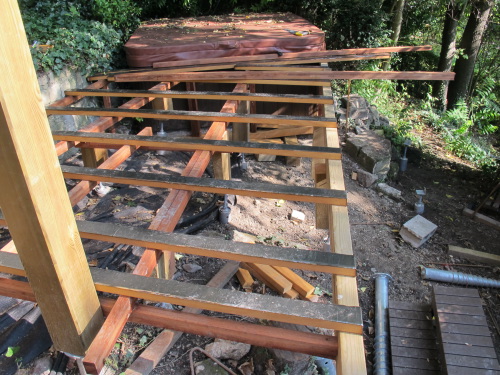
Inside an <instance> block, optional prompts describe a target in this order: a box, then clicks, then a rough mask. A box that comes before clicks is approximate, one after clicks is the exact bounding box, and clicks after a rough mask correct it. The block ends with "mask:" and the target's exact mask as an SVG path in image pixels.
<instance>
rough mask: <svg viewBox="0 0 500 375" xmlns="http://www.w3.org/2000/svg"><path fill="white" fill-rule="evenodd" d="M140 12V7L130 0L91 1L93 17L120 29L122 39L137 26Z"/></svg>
mask: <svg viewBox="0 0 500 375" xmlns="http://www.w3.org/2000/svg"><path fill="white" fill-rule="evenodd" d="M140 14H141V8H140V7H139V6H137V5H136V4H134V3H133V2H132V1H131V0H93V2H92V15H93V18H94V19H96V20H98V21H101V22H102V23H104V24H106V25H108V26H111V27H113V28H114V29H116V30H120V31H121V32H122V33H123V40H124V41H126V40H127V39H128V38H129V36H130V35H131V34H132V33H133V32H134V31H135V29H136V28H137V26H139V23H140V20H139V15H140Z"/></svg>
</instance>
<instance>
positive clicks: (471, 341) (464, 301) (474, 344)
mask: <svg viewBox="0 0 500 375" xmlns="http://www.w3.org/2000/svg"><path fill="white" fill-rule="evenodd" d="M443 301H444V302H443ZM446 303H452V304H449V305H447V304H446ZM433 305H434V309H435V311H436V312H437V313H436V320H437V323H438V324H437V327H438V336H439V338H440V348H441V353H442V354H441V361H442V363H443V366H442V367H443V371H444V372H445V373H446V374H448V375H461V374H464V375H465V374H467V375H471V374H478V375H479V374H481V375H483V374H495V373H496V374H498V373H499V371H500V365H499V364H498V359H497V357H496V353H495V350H494V347H493V340H492V339H491V334H490V332H489V328H488V326H487V324H486V319H485V315H484V310H483V307H482V299H481V298H479V294H478V291H477V290H470V289H465V288H456V287H451V288H450V287H438V288H435V290H434V293H433ZM451 321H452V322H451ZM464 321H467V323H472V324H467V323H464Z"/></svg>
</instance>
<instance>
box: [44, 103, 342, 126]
mask: <svg viewBox="0 0 500 375" xmlns="http://www.w3.org/2000/svg"><path fill="white" fill-rule="evenodd" d="M46 112H47V115H90V116H108V117H113V116H115V117H118V118H124V117H141V118H152V119H158V120H200V121H220V122H232V123H235V122H236V123H248V122H249V121H252V122H253V123H257V124H258V123H262V124H272V125H275V124H277V125H280V124H282V125H288V126H290V125H297V126H313V127H327V128H330V127H336V126H337V120H336V118H335V117H328V118H327V117H324V118H323V117H308V116H285V115H263V114H240V113H227V112H195V111H176V110H172V111H163V110H154V109H125V108H113V109H108V108H93V107H79V108H73V107H66V108H53V107H47V108H46Z"/></svg>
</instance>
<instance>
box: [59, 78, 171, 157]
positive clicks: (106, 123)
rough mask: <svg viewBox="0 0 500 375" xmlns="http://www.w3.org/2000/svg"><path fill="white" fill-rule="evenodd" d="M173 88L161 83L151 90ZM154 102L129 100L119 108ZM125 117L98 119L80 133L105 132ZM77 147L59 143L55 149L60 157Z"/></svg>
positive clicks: (70, 143) (137, 106) (135, 106)
mask: <svg viewBox="0 0 500 375" xmlns="http://www.w3.org/2000/svg"><path fill="white" fill-rule="evenodd" d="M172 86H173V84H172V83H160V84H158V85H155V86H153V87H152V88H151V90H166V89H169V88H171V87H172ZM152 100H154V98H134V99H132V100H129V101H128V102H126V103H124V104H122V105H121V106H120V107H118V108H123V109H137V108H141V107H143V106H144V105H146V104H147V103H149V102H150V101H152ZM122 119H123V117H112V116H108V117H101V118H99V119H97V120H96V121H93V122H91V123H90V124H89V125H87V126H86V127H84V128H82V129H80V130H79V131H80V132H104V131H105V130H106V129H108V128H110V127H111V126H113V125H114V124H116V123H117V122H118V121H120V120H122ZM75 146H77V144H75V143H73V142H66V141H63V142H58V143H57V144H56V145H55V147H56V153H57V156H60V155H62V154H64V153H65V152H66V151H68V150H69V149H71V148H72V147H75Z"/></svg>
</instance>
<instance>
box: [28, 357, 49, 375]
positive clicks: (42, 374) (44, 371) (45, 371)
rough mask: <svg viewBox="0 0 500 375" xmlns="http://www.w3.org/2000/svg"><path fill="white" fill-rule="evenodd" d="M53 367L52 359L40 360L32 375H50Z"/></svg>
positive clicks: (44, 358)
mask: <svg viewBox="0 0 500 375" xmlns="http://www.w3.org/2000/svg"><path fill="white" fill-rule="evenodd" d="M51 367H52V359H51V358H50V357H48V356H47V357H42V358H38V359H37V360H36V361H35V364H34V366H33V372H32V375H49V373H50V368H51Z"/></svg>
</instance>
